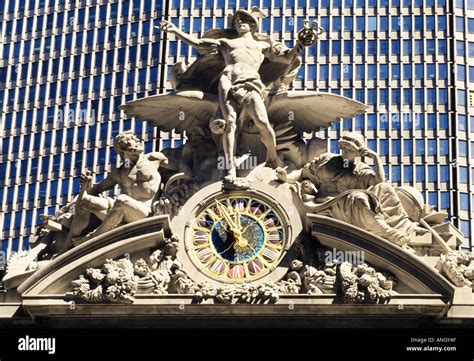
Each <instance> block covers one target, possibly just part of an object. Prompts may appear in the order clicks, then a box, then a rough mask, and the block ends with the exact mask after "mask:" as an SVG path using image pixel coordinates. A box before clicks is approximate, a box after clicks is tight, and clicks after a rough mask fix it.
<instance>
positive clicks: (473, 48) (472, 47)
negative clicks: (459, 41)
mask: <svg viewBox="0 0 474 361" xmlns="http://www.w3.org/2000/svg"><path fill="white" fill-rule="evenodd" d="M468 50H469V52H468V56H469V57H470V58H474V42H469V43H468Z"/></svg>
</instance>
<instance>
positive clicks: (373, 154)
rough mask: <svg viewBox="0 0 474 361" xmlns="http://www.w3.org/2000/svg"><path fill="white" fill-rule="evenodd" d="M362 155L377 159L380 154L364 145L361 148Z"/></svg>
mask: <svg viewBox="0 0 474 361" xmlns="http://www.w3.org/2000/svg"><path fill="white" fill-rule="evenodd" d="M360 156H361V157H368V158H372V159H375V158H377V157H378V154H377V153H376V152H374V151H373V150H370V149H369V148H365V147H364V148H362V149H361V150H360Z"/></svg>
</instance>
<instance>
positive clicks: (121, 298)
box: [66, 236, 182, 303]
mask: <svg viewBox="0 0 474 361" xmlns="http://www.w3.org/2000/svg"><path fill="white" fill-rule="evenodd" d="M177 249H178V239H177V237H175V236H172V237H170V238H169V239H167V240H166V241H165V243H164V245H163V246H162V247H161V248H160V249H158V250H156V251H154V252H153V253H152V254H151V256H150V257H149V259H148V261H145V260H144V259H139V260H137V261H136V262H135V264H133V263H132V262H131V261H130V260H129V259H127V258H122V259H119V260H116V261H114V260H110V259H108V260H106V261H105V264H104V265H103V266H102V267H101V268H89V269H87V270H86V272H85V274H83V275H80V276H79V278H78V279H76V280H74V281H72V282H71V286H72V291H71V292H68V293H67V294H66V298H68V299H74V300H78V301H82V302H88V303H104V302H114V303H132V302H134V297H133V296H134V295H135V293H136V292H139V293H155V294H167V293H169V291H170V288H171V291H172V292H171V293H176V292H175V287H174V285H175V282H176V280H177V279H179V277H177V276H176V275H175V273H176V272H177V271H179V270H180V268H181V266H180V264H179V263H178V262H177V261H176V252H177ZM180 272H182V271H180ZM178 273H179V272H178Z"/></svg>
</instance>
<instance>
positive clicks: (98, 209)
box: [70, 194, 109, 237]
mask: <svg viewBox="0 0 474 361" xmlns="http://www.w3.org/2000/svg"><path fill="white" fill-rule="evenodd" d="M108 208H109V199H108V198H102V197H96V196H91V195H89V194H84V196H83V197H82V200H81V204H80V206H79V207H77V209H76V210H75V214H74V222H72V225H71V229H70V232H71V234H72V236H73V237H75V236H78V235H80V234H81V233H82V232H83V231H84V229H85V228H86V227H87V226H88V224H89V219H90V215H91V213H93V214H95V215H96V216H97V217H98V218H99V219H100V220H103V219H104V218H105V215H106V214H107V210H108Z"/></svg>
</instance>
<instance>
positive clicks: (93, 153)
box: [0, 0, 474, 252]
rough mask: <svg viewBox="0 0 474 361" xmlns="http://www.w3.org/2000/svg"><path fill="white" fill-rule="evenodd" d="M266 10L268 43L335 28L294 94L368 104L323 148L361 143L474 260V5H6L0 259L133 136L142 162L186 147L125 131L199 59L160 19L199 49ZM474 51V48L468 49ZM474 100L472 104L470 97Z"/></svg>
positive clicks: (403, 1)
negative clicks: (136, 107) (252, 10)
mask: <svg viewBox="0 0 474 361" xmlns="http://www.w3.org/2000/svg"><path fill="white" fill-rule="evenodd" d="M251 6H259V7H260V8H261V9H262V11H263V12H264V13H265V14H266V15H267V17H266V18H265V19H263V20H262V23H261V27H260V31H261V32H264V33H269V34H272V36H273V37H274V38H275V39H277V40H281V41H283V42H284V43H285V44H286V45H288V46H289V47H291V46H293V45H294V42H295V38H296V35H297V32H298V30H299V29H300V28H301V26H302V23H303V20H305V19H311V20H312V19H316V20H318V21H319V24H320V25H321V26H322V27H323V28H324V29H325V32H324V33H323V35H321V37H320V39H319V40H318V42H317V44H316V45H315V46H312V47H309V48H307V49H306V51H305V52H304V53H303V55H302V58H303V66H302V67H301V69H300V72H299V74H298V76H297V79H296V80H295V81H294V82H293V84H292V86H291V88H292V89H295V90H301V89H305V90H316V91H323V92H332V93H337V94H341V95H345V96H347V97H350V98H354V99H357V100H359V101H361V102H364V103H366V104H368V105H369V109H368V111H367V113H366V114H364V115H361V116H358V117H356V118H355V119H344V120H343V121H341V122H340V123H336V124H334V125H333V126H332V127H331V128H330V129H328V130H324V131H320V132H318V133H316V134H314V135H317V136H319V137H322V138H325V139H327V140H328V150H330V151H333V152H337V151H338V149H337V138H338V135H339V134H340V133H341V132H342V131H345V130H353V131H358V132H361V133H363V134H364V135H365V136H366V137H367V139H368V144H369V147H370V148H372V149H374V150H376V151H377V152H379V154H380V155H381V156H382V159H383V160H384V162H385V164H386V166H385V171H386V174H387V177H388V178H389V179H391V181H392V182H393V183H394V184H398V185H412V186H414V187H416V188H418V189H419V190H421V191H423V194H424V196H425V199H426V201H427V202H428V203H429V204H431V205H433V206H435V207H436V208H439V209H443V210H446V211H447V212H449V216H450V218H451V219H452V220H453V221H454V223H455V224H456V225H458V226H459V228H460V229H461V230H462V232H463V233H464V235H465V237H466V241H465V244H464V246H465V247H471V240H470V239H471V234H472V231H471V228H472V219H471V207H473V206H474V193H473V187H474V166H473V165H472V164H471V160H470V154H471V153H470V152H473V154H474V142H471V141H470V134H471V132H474V111H473V108H471V107H470V103H471V104H472V105H474V98H471V93H470V91H469V88H470V84H471V83H474V35H473V34H474V0H457V1H456V2H455V3H452V2H451V1H449V0H307V1H296V0H260V1H246V0H245V1H244V0H240V1H239V0H212V1H211V0H167V1H161V0H144V1H138V0H133V1H132V0H129V1H126V0H122V1H120V0H119V1H113V0H112V1H105V0H84V1H66V0H49V1H48V0H42V1H41V0H5V1H3V2H2V3H0V13H1V14H3V16H2V17H1V18H0V20H1V23H0V24H1V27H0V29H1V37H0V38H1V39H2V41H1V42H0V54H2V56H1V58H0V109H1V113H0V132H1V138H0V147H1V150H2V153H1V157H0V173H1V174H4V175H5V176H4V177H1V178H0V202H1V209H2V211H1V213H0V229H1V230H2V234H1V239H3V242H2V248H3V250H4V251H7V252H11V251H16V250H19V249H22V248H25V247H27V245H28V236H29V235H30V233H31V232H32V230H34V227H35V225H37V224H38V222H39V215H40V214H53V213H54V212H55V211H57V210H58V209H59V208H60V207H61V206H62V205H64V204H66V203H67V202H68V201H70V200H71V199H72V198H73V195H74V194H77V193H78V191H79V181H78V176H79V174H80V173H81V171H83V170H85V169H89V170H92V171H93V172H94V173H95V176H96V180H97V181H98V180H100V179H101V178H102V177H103V176H104V174H106V172H108V171H109V170H110V169H111V167H113V165H114V164H116V163H117V159H116V156H115V152H114V151H113V150H112V140H113V137H114V136H115V135H116V134H117V133H118V132H120V131H122V130H127V129H132V130H134V131H135V132H136V133H137V134H138V135H139V136H140V137H141V138H142V139H144V140H145V145H146V150H147V151H151V150H152V149H161V148H166V147H175V146H178V145H180V144H182V142H183V141H184V139H183V136H182V135H179V134H174V133H160V132H157V131H156V129H154V128H153V127H151V126H149V125H147V124H146V123H143V122H141V121H138V120H135V119H129V118H127V117H126V116H125V115H124V114H123V113H122V112H120V109H119V106H120V105H121V104H123V103H125V102H126V101H129V100H132V99H137V98H141V97H144V96H147V95H152V94H156V93H163V92H166V91H169V90H170V89H171V83H170V82H169V80H170V71H171V66H172V65H173V64H175V63H176V62H179V61H182V62H184V63H186V64H190V63H191V62H192V61H193V60H194V59H195V57H196V56H197V53H196V51H194V50H193V49H191V48H190V47H188V46H187V45H186V44H184V43H182V42H180V41H178V40H176V38H175V37H174V36H173V35H170V34H165V33H160V32H159V31H158V30H157V29H155V28H154V26H157V25H158V24H159V22H160V20H161V19H162V18H167V19H170V20H171V21H172V22H173V23H174V24H176V25H178V26H179V27H180V28H181V29H182V30H184V31H186V32H189V33H193V34H194V35H196V36H201V35H202V34H203V33H204V32H205V31H207V30H209V29H212V28H223V27H226V25H227V24H226V16H227V14H228V13H232V12H233V11H235V9H237V8H249V7H251ZM470 40H471V41H470ZM473 97H474V95H473Z"/></svg>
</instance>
